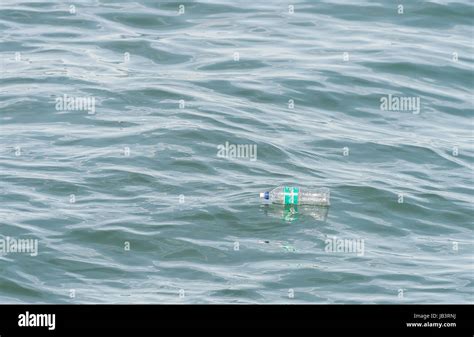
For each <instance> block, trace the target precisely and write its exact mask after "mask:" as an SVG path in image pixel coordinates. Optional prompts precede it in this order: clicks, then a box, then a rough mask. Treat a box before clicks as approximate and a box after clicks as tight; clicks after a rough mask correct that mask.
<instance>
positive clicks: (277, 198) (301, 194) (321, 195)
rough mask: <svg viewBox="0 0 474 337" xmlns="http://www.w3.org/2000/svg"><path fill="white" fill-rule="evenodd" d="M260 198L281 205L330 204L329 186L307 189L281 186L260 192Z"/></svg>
mask: <svg viewBox="0 0 474 337" xmlns="http://www.w3.org/2000/svg"><path fill="white" fill-rule="evenodd" d="M260 198H263V199H265V200H269V201H271V202H272V203H274V204H281V205H315V206H329V188H326V187H320V188H317V189H311V190H307V189H304V188H299V187H293V186H279V187H277V188H275V189H273V190H271V191H270V192H262V193H260Z"/></svg>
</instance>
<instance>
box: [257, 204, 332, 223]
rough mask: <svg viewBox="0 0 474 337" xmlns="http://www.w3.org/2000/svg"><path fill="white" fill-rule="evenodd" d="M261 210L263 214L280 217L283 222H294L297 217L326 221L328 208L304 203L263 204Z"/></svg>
mask: <svg viewBox="0 0 474 337" xmlns="http://www.w3.org/2000/svg"><path fill="white" fill-rule="evenodd" d="M261 208H262V211H263V212H264V213H265V215H267V216H270V217H273V218H278V219H281V220H283V221H285V222H294V221H296V220H298V219H300V220H303V219H314V220H317V221H326V218H327V215H328V211H329V208H328V207H324V206H306V205H300V206H297V205H284V206H283V205H275V204H263V205H261Z"/></svg>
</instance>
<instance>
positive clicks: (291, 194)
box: [283, 186, 299, 205]
mask: <svg viewBox="0 0 474 337" xmlns="http://www.w3.org/2000/svg"><path fill="white" fill-rule="evenodd" d="M298 192H299V188H298V187H288V186H285V187H284V188H283V194H284V196H285V205H297V204H298Z"/></svg>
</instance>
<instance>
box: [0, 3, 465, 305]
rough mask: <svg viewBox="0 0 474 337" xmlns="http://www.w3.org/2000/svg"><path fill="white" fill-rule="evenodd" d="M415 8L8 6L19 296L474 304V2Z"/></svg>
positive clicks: (3, 41)
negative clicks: (305, 198) (315, 194)
mask: <svg viewBox="0 0 474 337" xmlns="http://www.w3.org/2000/svg"><path fill="white" fill-rule="evenodd" d="M399 3H400V4H399ZM399 3H397V2H393V1H388V0H387V1H382V0H379V1H375V0H374V1H370V0H366V1H345V0H338V1H316V0H314V1H313V0H294V1H293V0H292V1H280V0H276V1H260V0H255V1H247V0H242V1H230V0H207V1H204V0H203V1H158V0H157V1H153V0H136V1H125V0H121V1H112V0H110V1H108V0H84V1H74V2H72V1H71V2H63V1H52V0H50V1H48V0H40V1H36V0H27V1H23V0H1V2H0V32H1V34H0V302H1V303H472V302H473V252H474V250H473V248H474V247H473V227H472V220H473V215H474V214H473V213H474V212H473V189H472V187H473V171H472V165H473V162H474V149H473V119H472V111H473V84H474V83H473V65H474V60H473V55H474V46H473V25H472V23H473V22H472V18H473V14H474V6H473V4H472V2H471V1H469V0H459V1H450V0H436V1H399ZM400 6H402V7H400ZM238 145H241V146H240V147H238ZM234 148H235V149H236V151H235V152H233V151H232V149H234ZM222 149H226V150H222ZM237 149H238V150H237ZM221 150H222V151H221ZM227 150H228V151H227ZM278 185H296V186H302V187H307V188H313V187H314V188H317V187H328V188H330V189H331V206H330V207H329V208H319V207H298V208H294V207H283V206H278V205H269V204H265V203H262V202H261V201H260V200H259V197H258V194H259V192H262V191H266V190H269V189H271V188H274V187H276V186H278ZM26 239H28V240H31V241H28V242H36V243H37V250H36V251H23V252H20V251H18V249H17V251H15V248H14V244H15V243H18V242H20V241H19V240H26ZM35 240H37V241H35ZM27 248H28V247H27ZM30 248H31V247H30ZM2 250H3V251H2Z"/></svg>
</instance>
